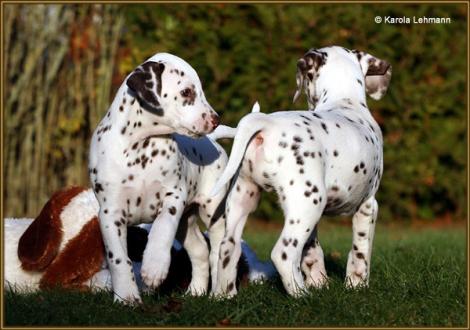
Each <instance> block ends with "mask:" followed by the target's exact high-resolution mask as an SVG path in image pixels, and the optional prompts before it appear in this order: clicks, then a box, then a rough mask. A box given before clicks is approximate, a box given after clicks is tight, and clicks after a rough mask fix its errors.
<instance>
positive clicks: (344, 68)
mask: <svg viewBox="0 0 470 330" xmlns="http://www.w3.org/2000/svg"><path fill="white" fill-rule="evenodd" d="M390 78H391V66H390V64H389V63H387V62H386V61H383V60H380V59H378V58H376V57H374V56H372V55H369V54H366V53H363V52H359V51H351V50H348V49H345V48H342V47H337V46H333V47H326V48H321V49H311V50H309V51H308V52H307V53H306V54H305V55H304V56H303V57H302V58H301V59H299V61H298V71H297V87H298V91H297V93H296V95H295V97H294V100H295V99H296V98H297V97H298V95H299V94H300V91H301V90H304V91H305V93H306V95H307V99H308V104H309V108H310V110H314V111H282V112H274V113H271V114H263V113H251V114H248V115H246V116H245V117H244V118H243V119H242V120H241V121H240V122H239V124H238V127H237V133H236V136H235V139H234V143H233V147H232V151H231V154H230V158H229V162H228V164H227V167H226V168H225V170H224V173H223V174H222V176H221V177H220V179H219V180H218V182H217V185H216V186H215V188H214V190H213V192H214V193H215V192H218V191H219V189H220V188H222V187H225V185H226V184H227V183H228V182H229V181H230V180H231V179H232V178H234V180H233V184H232V187H231V190H230V193H229V195H228V198H227V203H226V232H225V236H224V239H223V241H222V243H221V246H220V254H219V264H218V276H219V278H218V280H217V287H216V291H215V293H216V294H218V295H227V296H232V295H234V294H236V292H237V289H236V286H235V285H234V283H235V275H236V267H237V262H236V261H237V260H238V258H239V256H240V253H241V248H240V239H241V235H242V231H243V227H244V225H245V222H246V219H247V216H248V214H249V213H250V212H252V211H253V210H254V209H255V208H256V206H257V203H258V199H259V195H260V189H264V190H266V191H274V192H276V194H277V195H278V197H279V203H280V205H281V207H282V210H283V213H284V217H285V220H284V221H285V223H284V228H283V230H282V233H281V236H280V237H279V240H278V241H277V243H276V244H275V246H274V249H273V250H272V253H271V259H272V261H273V262H274V265H275V266H276V269H277V270H278V272H279V274H280V276H281V278H282V281H283V284H284V287H285V289H286V290H287V292H288V293H289V294H291V295H294V296H297V295H300V294H302V293H303V292H304V289H305V288H306V287H309V286H315V287H321V286H323V285H325V284H326V283H327V275H326V270H325V266H324V261H323V251H322V249H321V246H320V244H319V241H318V239H317V230H316V225H317V223H318V221H319V220H320V217H321V216H322V215H324V214H325V215H353V242H352V247H351V251H350V252H349V256H348V262H347V270H346V284H347V285H348V286H351V287H357V286H359V285H367V283H368V280H369V274H370V259H371V253H372V242H373V238H374V229H375V222H376V219H377V212H378V203H377V201H376V199H375V194H376V192H377V190H378V188H379V183H380V179H381V177H382V172H383V154H382V144H383V141H382V133H381V130H380V127H379V125H378V124H377V123H376V121H375V120H374V118H373V117H372V115H371V113H370V111H369V109H368V107H367V101H366V93H367V94H369V95H370V96H371V97H373V98H374V99H379V98H380V97H382V96H383V94H384V93H385V91H386V89H387V87H388V84H389V81H390ZM237 173H238V175H237ZM302 272H303V275H304V276H305V280H304V278H303V275H302Z"/></svg>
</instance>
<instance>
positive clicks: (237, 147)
mask: <svg viewBox="0 0 470 330" xmlns="http://www.w3.org/2000/svg"><path fill="white" fill-rule="evenodd" d="M269 121H270V119H269V116H267V115H266V114H264V113H261V112H258V113H250V114H248V115H246V116H245V117H243V118H242V120H241V121H240V123H239V124H238V126H237V133H236V135H235V138H234V140H233V146H232V151H231V153H230V157H229V160H228V163H227V166H226V167H225V170H224V172H223V173H222V175H221V176H220V178H219V179H218V180H217V182H216V184H215V186H214V188H213V189H212V192H211V195H212V196H215V195H216V194H217V193H218V192H219V191H220V189H222V187H224V186H225V184H226V183H228V182H229V181H230V180H231V179H232V177H233V176H234V175H235V173H236V172H237V171H238V168H239V167H240V164H241V162H242V160H243V157H244V156H245V151H246V148H247V147H248V144H249V143H250V141H251V139H252V138H253V136H254V135H255V134H256V133H258V132H259V131H261V130H263V129H264V128H265V127H266V126H267V124H268V123H269Z"/></svg>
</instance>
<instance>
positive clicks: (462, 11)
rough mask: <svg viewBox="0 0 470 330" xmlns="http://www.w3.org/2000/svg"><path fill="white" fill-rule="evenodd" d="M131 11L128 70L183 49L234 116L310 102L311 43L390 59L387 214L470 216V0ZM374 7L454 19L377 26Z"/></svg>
mask: <svg viewBox="0 0 470 330" xmlns="http://www.w3.org/2000/svg"><path fill="white" fill-rule="evenodd" d="M123 14H124V15H125V19H126V22H127V24H126V26H127V29H126V31H125V34H124V39H125V42H126V45H127V46H128V47H129V56H128V57H129V60H128V61H125V62H124V67H122V69H123V71H129V70H131V69H132V68H133V67H134V66H135V65H137V64H138V63H139V62H142V60H143V59H144V58H146V57H148V56H151V55H152V54H153V53H155V52H160V51H167V52H172V53H175V54H177V55H178V56H181V57H183V58H184V59H186V60H187V61H188V62H189V63H191V65H193V66H194V67H195V68H196V70H197V71H198V73H199V75H200V77H201V79H202V81H203V85H204V88H205V91H206V96H207V98H208V100H209V102H210V103H211V104H212V105H213V107H214V108H215V109H216V111H218V112H219V113H221V114H222V118H223V122H225V123H227V124H230V125H236V124H237V121H238V120H239V119H240V118H241V117H242V116H243V115H244V114H246V113H247V112H249V111H250V109H251V105H252V104H253V102H254V101H256V100H259V102H260V104H261V109H262V111H264V112H272V111H276V110H286V109H305V108H306V101H305V99H301V100H299V101H297V103H296V104H292V103H291V100H292V96H293V93H294V90H295V77H294V76H295V69H296V67H295V64H296V61H297V59H298V58H299V57H300V56H301V55H302V54H303V53H304V52H305V51H306V50H308V49H309V48H312V47H318V48H319V47H322V46H327V45H341V46H344V47H347V48H350V49H359V50H363V51H366V52H369V53H371V54H373V55H375V56H377V57H379V58H383V59H386V60H388V61H389V62H390V63H392V66H393V76H392V81H391V85H390V88H389V91H388V93H387V95H386V96H385V97H384V98H383V99H382V100H381V101H374V100H369V107H370V109H371V111H372V113H373V115H374V117H375V118H376V119H377V121H378V122H379V124H380V126H381V127H382V130H383V133H384V139H385V146H384V153H385V159H384V166H385V169H384V177H383V180H382V184H381V188H380V190H379V193H378V200H379V203H380V206H381V211H380V212H381V217H382V218H385V219H396V218H401V219H410V218H413V219H415V218H419V219H432V218H435V217H439V216H443V215H449V214H451V215H453V216H455V217H456V218H463V217H464V216H465V215H466V198H467V191H466V174H465V169H466V159H467V154H466V150H467V147H466V139H467V130H466V128H467V124H466V93H465V90H466V89H465V82H466V70H467V67H466V49H467V43H466V42H467V41H466V40H467V35H466V27H467V22H466V20H467V17H466V6H465V5H463V4H460V5H456V4H453V5H450V4H439V5H432V4H428V5H425V4H420V5H418V4H415V5H402V4H380V5H378V4H373V5H372V4H368V5H363V4H336V5H333V4H328V5H326V4H275V5H274V4H269V5H267V4H257V5H233V4H218V5H203V4H197V5H196V4H193V5H138V6H137V5H127V6H125V7H123ZM375 16H382V17H384V16H392V17H402V16H406V17H410V18H412V17H413V16H416V17H423V16H426V17H450V18H451V20H452V22H451V24H409V25H406V24H401V25H400V24H396V25H392V24H384V23H382V24H376V23H375V22H374V18H375ZM123 73H124V72H123ZM275 201H276V198H275V196H269V197H268V198H263V200H262V203H261V206H260V208H259V210H258V216H261V217H264V218H272V217H275V218H280V214H279V208H278V207H277V206H276V205H275V203H276V202H275Z"/></svg>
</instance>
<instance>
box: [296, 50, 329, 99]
mask: <svg viewBox="0 0 470 330" xmlns="http://www.w3.org/2000/svg"><path fill="white" fill-rule="evenodd" d="M327 56H328V54H327V53H325V52H322V51H319V50H316V49H313V48H312V49H310V50H309V51H308V52H307V53H305V55H304V56H303V57H301V58H300V59H299V60H298V61H297V75H296V81H297V90H296V92H295V95H294V99H293V102H295V101H296V100H297V98H298V97H299V95H300V93H301V92H302V88H303V87H304V81H305V78H306V77H307V78H308V79H309V80H310V81H312V82H313V80H314V79H315V78H316V77H317V76H318V74H317V72H318V70H319V69H320V68H321V67H322V66H323V65H324V64H325V63H326V58H327Z"/></svg>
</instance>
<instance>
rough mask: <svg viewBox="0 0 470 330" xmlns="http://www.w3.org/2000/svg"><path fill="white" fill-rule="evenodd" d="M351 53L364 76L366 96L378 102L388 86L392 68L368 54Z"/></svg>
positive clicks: (385, 62)
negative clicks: (357, 61) (355, 57)
mask: <svg viewBox="0 0 470 330" xmlns="http://www.w3.org/2000/svg"><path fill="white" fill-rule="evenodd" d="M353 52H354V53H355V54H356V56H357V59H358V60H359V64H360V65H361V69H362V73H363V74H364V78H365V83H366V92H367V95H369V96H370V97H372V98H373V99H374V100H380V99H381V98H382V96H384V94H385V93H386V92H387V88H388V85H389V84H390V79H391V78H392V66H391V65H390V63H388V62H387V61H385V60H381V59H379V58H377V57H375V56H372V55H370V54H367V53H364V52H360V51H356V50H355V51H353Z"/></svg>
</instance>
